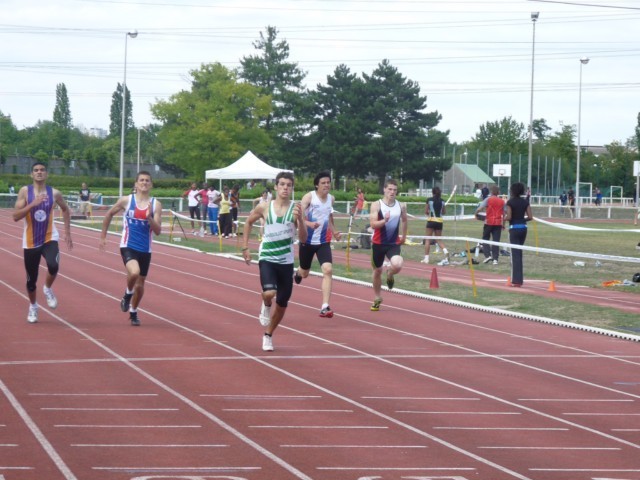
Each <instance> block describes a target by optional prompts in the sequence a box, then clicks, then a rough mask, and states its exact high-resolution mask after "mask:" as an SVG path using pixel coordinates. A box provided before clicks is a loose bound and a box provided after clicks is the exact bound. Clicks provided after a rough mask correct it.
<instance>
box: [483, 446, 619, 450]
mask: <svg viewBox="0 0 640 480" xmlns="http://www.w3.org/2000/svg"><path fill="white" fill-rule="evenodd" d="M478 448H481V449H484V450H622V449H621V448H615V447H515V446H507V447H500V446H492V447H482V446H480V447H478Z"/></svg>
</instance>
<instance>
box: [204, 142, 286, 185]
mask: <svg viewBox="0 0 640 480" xmlns="http://www.w3.org/2000/svg"><path fill="white" fill-rule="evenodd" d="M290 171H291V170H285V169H282V168H274V167H272V166H270V165H267V164H266V163H264V162H263V161H262V160H260V159H259V158H258V157H256V156H255V155H254V154H253V153H252V152H251V150H247V153H245V154H244V155H243V156H242V157H240V158H239V159H238V160H236V161H235V162H233V163H232V164H231V165H229V166H226V167H224V168H218V169H215V170H207V171H206V172H205V179H207V180H209V179H219V180H220V181H222V180H258V179H265V180H273V179H274V178H276V175H278V173H280V172H290Z"/></svg>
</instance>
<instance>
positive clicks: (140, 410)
mask: <svg viewBox="0 0 640 480" xmlns="http://www.w3.org/2000/svg"><path fill="white" fill-rule="evenodd" d="M40 410H47V411H56V412H59V411H70V412H179V411H180V409H179V408H85V407H78V408H72V407H41V408H40Z"/></svg>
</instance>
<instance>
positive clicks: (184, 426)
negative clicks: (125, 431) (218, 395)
mask: <svg viewBox="0 0 640 480" xmlns="http://www.w3.org/2000/svg"><path fill="white" fill-rule="evenodd" d="M54 427H56V428H158V429H160V428H202V425H64V424H62V425H54Z"/></svg>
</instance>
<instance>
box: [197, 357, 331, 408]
mask: <svg viewBox="0 0 640 480" xmlns="http://www.w3.org/2000/svg"><path fill="white" fill-rule="evenodd" d="M269 358H272V357H269ZM200 396H201V397H218V398H228V399H231V400H298V399H301V398H322V396H321V395H230V394H227V395H215V394H209V393H203V394H201V395H200Z"/></svg>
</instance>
